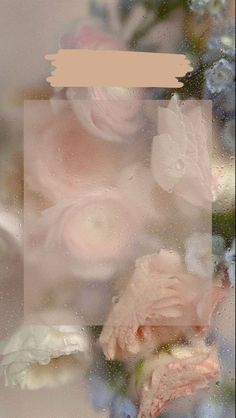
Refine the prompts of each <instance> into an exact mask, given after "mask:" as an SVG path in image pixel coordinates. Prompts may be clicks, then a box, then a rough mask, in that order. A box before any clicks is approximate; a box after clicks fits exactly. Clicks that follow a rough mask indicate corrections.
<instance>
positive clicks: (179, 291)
mask: <svg viewBox="0 0 236 418" xmlns="http://www.w3.org/2000/svg"><path fill="white" fill-rule="evenodd" d="M220 298H221V295H220V294H219V295H218V294H217V295H215V291H213V290H212V288H211V281H210V280H207V279H206V278H201V277H199V276H194V275H191V274H188V273H185V271H184V268H183V266H182V263H181V260H180V257H179V256H178V254H176V253H170V252H168V251H166V250H161V251H160V252H159V254H152V255H148V256H144V257H141V258H139V259H138V260H137V261H136V266H135V270H134V273H133V275H132V277H131V279H130V281H129V283H128V285H127V286H126V288H125V290H124V292H123V294H122V295H121V296H120V298H118V300H117V303H116V304H114V306H113V307H112V309H111V311H110V314H109V316H108V319H107V321H106V323H105V325H104V327H103V330H102V334H101V336H100V343H101V345H102V348H103V351H104V353H105V355H106V357H107V358H109V359H115V358H121V359H122V358H129V357H131V356H137V355H141V354H144V353H145V352H146V351H147V352H149V351H152V350H153V349H154V348H156V347H157V346H160V345H163V344H166V343H169V342H170V341H173V340H177V339H179V338H181V337H183V336H190V335H192V334H193V333H196V332H203V331H204V330H205V328H204V326H207V325H208V324H209V319H210V316H211V313H212V310H213V308H214V307H215V305H216V304H217V302H218V301H219V299H220Z"/></svg>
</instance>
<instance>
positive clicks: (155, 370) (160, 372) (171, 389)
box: [136, 341, 220, 418]
mask: <svg viewBox="0 0 236 418" xmlns="http://www.w3.org/2000/svg"><path fill="white" fill-rule="evenodd" d="M219 370H220V367H219V361H218V358H217V352H216V349H215V347H209V346H206V345H205V344H204V343H203V341H200V342H194V343H193V344H192V345H191V346H176V347H173V348H172V349H171V351H170V352H168V353H167V352H159V354H157V355H154V356H152V357H151V358H149V359H148V360H146V361H145V362H144V364H143V366H142V371H141V374H140V376H139V379H138V381H137V383H136V390H137V393H138V395H139V396H140V397H141V400H140V409H139V414H138V418H157V417H158V416H159V415H160V413H161V412H162V411H163V410H165V409H166V408H167V407H168V406H169V404H170V403H171V402H172V401H174V400H175V399H177V398H180V397H182V396H191V395H193V394H194V393H195V392H196V391H198V390H199V389H203V388H205V387H207V386H208V384H209V382H210V381H211V380H212V379H215V378H216V377H217V375H218V373H219Z"/></svg>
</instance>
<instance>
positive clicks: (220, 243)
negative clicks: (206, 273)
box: [212, 235, 225, 265]
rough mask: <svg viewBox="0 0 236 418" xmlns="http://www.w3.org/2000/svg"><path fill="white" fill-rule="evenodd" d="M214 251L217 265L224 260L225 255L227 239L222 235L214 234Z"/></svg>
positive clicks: (214, 259)
mask: <svg viewBox="0 0 236 418" xmlns="http://www.w3.org/2000/svg"><path fill="white" fill-rule="evenodd" d="M212 253H213V261H214V263H215V264H216V265H217V264H218V263H221V262H222V261H224V256H225V240H224V238H223V237H222V236H221V235H213V237H212Z"/></svg>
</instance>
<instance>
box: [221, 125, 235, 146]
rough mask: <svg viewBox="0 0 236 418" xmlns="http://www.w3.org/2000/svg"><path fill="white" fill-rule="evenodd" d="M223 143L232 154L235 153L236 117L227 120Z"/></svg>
mask: <svg viewBox="0 0 236 418" xmlns="http://www.w3.org/2000/svg"><path fill="white" fill-rule="evenodd" d="M223 143H224V146H225V148H226V149H227V150H228V151H229V152H230V153H232V154H234V153H235V118H232V119H229V120H227V121H226V123H225V126H224V130H223Z"/></svg>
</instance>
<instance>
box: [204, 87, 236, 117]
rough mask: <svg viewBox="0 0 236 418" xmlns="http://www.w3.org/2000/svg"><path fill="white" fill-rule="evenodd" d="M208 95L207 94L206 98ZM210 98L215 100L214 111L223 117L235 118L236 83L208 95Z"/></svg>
mask: <svg viewBox="0 0 236 418" xmlns="http://www.w3.org/2000/svg"><path fill="white" fill-rule="evenodd" d="M206 97H207V95H205V98H206ZM208 98H209V99H212V100H213V103H214V111H215V113H216V115H217V116H218V117H219V118H220V119H221V118H222V119H225V118H227V119H229V118H233V117H234V114H235V83H232V85H231V86H229V87H227V88H226V89H225V90H224V91H222V92H221V93H219V94H212V95H208Z"/></svg>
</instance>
